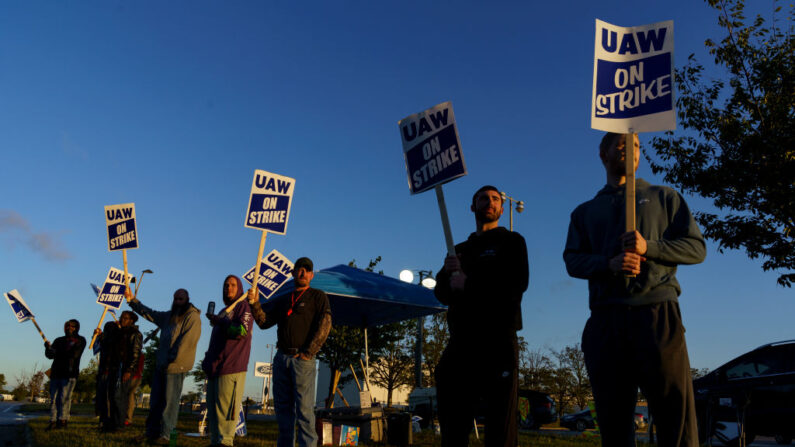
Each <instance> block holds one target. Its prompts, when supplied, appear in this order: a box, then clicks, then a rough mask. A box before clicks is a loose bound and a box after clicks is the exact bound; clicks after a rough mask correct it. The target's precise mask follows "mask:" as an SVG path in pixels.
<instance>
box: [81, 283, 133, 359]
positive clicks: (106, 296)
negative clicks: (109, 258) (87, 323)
mask: <svg viewBox="0 0 795 447" xmlns="http://www.w3.org/2000/svg"><path fill="white" fill-rule="evenodd" d="M129 283H130V275H129V274H127V273H126V272H122V271H121V270H119V269H117V268H113V267H111V268H110V270H109V271H108V276H107V278H106V279H105V283H104V284H103V285H102V289H100V290H99V293H98V294H97V304H99V305H101V306H102V307H103V310H102V316H101V317H100V319H99V323H97V329H100V328H101V327H102V322H103V321H105V315H107V313H108V309H109V308H110V309H115V310H118V309H119V308H120V307H121V303H122V300H124V299H125V297H124V295H125V292H126V291H127V289H129V287H128V286H127V284H129ZM113 318H114V319H115V318H116V316H115V315H114V316H113ZM95 341H96V335H95V336H94V337H92V338H91V344H89V345H88V348H89V349H91V348H93V347H94V342H95Z"/></svg>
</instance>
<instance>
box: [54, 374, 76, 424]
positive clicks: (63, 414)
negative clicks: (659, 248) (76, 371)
mask: <svg viewBox="0 0 795 447" xmlns="http://www.w3.org/2000/svg"><path fill="white" fill-rule="evenodd" d="M75 383H77V379H50V422H55V421H68V420H69V411H70V410H71V409H72V390H73V389H75Z"/></svg>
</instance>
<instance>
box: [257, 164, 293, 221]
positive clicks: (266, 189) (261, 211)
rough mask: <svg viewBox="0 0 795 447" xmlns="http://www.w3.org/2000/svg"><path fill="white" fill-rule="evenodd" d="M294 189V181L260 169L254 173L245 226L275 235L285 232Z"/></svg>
mask: <svg viewBox="0 0 795 447" xmlns="http://www.w3.org/2000/svg"><path fill="white" fill-rule="evenodd" d="M294 189H295V179H292V178H290V177H285V176H283V175H278V174H273V173H270V172H266V171H263V170H260V169H257V170H256V171H254V181H253V182H252V183H251V196H250V197H249V199H248V208H247V211H246V223H245V226H246V227H247V228H256V229H259V230H265V231H268V232H271V233H276V234H284V233H285V232H287V219H288V218H289V217H290V204H291V203H292V202H293V190H294Z"/></svg>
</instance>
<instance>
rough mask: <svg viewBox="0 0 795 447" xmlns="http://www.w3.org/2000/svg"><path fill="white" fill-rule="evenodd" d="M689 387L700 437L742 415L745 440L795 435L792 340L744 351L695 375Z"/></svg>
mask: <svg viewBox="0 0 795 447" xmlns="http://www.w3.org/2000/svg"><path fill="white" fill-rule="evenodd" d="M693 389H694V391H695V398H696V412H697V415H698V432H699V440H700V441H702V442H704V441H705V440H706V438H707V434H709V435H710V436H712V435H714V434H716V433H715V432H716V427H720V426H721V425H724V426H725V425H727V424H726V422H728V423H729V424H732V425H733V424H736V423H737V422H738V421H740V422H743V427H744V431H745V433H746V435H745V439H746V442H747V443H748V444H750V443H751V442H752V441H753V439H754V437H755V436H756V435H764V436H774V437H775V438H776V442H777V443H779V444H789V443H790V442H792V437H793V435H795V424H793V423H792V421H793V420H795V340H790V341H782V342H778V343H770V344H767V345H764V346H761V347H759V348H756V349H754V350H753V351H751V352H748V353H746V354H743V355H741V356H739V357H737V358H736V359H734V360H732V361H730V362H728V363H726V364H725V365H723V366H721V367H720V368H718V369H716V370H714V371H712V372H711V373H709V374H707V375H705V376H704V377H700V378H698V379H696V380H694V381H693ZM721 422H724V424H721ZM718 438H719V439H720V438H721V437H720V436H718ZM737 442H738V440H737V439H736V438H735V439H731V440H730V439H727V440H726V443H727V444H729V445H731V444H736V443H737Z"/></svg>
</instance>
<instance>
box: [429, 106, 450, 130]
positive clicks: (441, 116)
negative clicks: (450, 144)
mask: <svg viewBox="0 0 795 447" xmlns="http://www.w3.org/2000/svg"><path fill="white" fill-rule="evenodd" d="M430 117H431V121H433V126H434V127H436V128H437V129H438V128H440V127H442V126H446V125H447V109H444V110H437V111H436V114H435V115H430Z"/></svg>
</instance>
